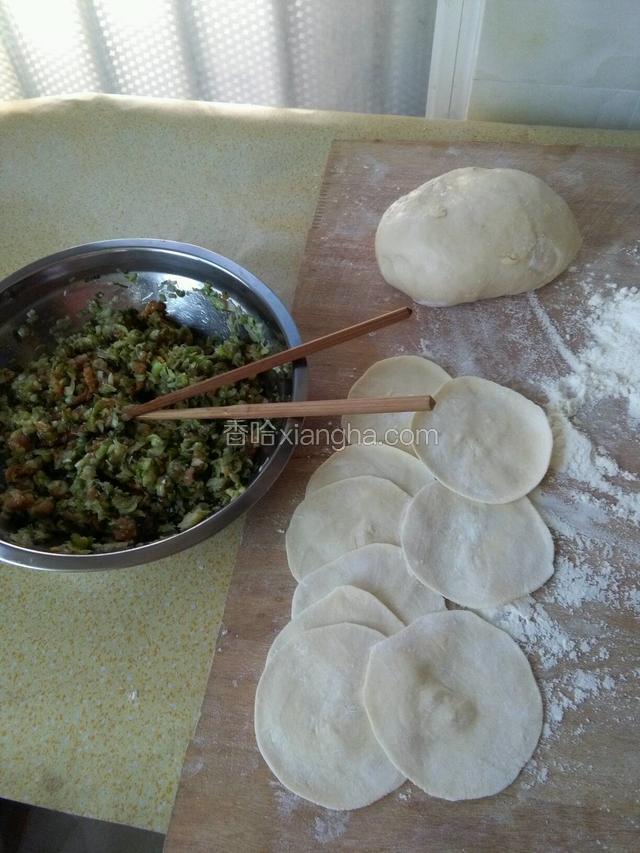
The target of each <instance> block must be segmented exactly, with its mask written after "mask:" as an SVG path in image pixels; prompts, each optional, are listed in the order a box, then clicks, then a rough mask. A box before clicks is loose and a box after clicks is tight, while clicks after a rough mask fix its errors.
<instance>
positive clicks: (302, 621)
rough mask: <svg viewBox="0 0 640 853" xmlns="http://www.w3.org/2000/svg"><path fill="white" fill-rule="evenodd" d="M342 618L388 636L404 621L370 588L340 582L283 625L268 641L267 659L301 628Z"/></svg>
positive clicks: (400, 628)
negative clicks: (276, 634) (272, 638)
mask: <svg viewBox="0 0 640 853" xmlns="http://www.w3.org/2000/svg"><path fill="white" fill-rule="evenodd" d="M341 622H351V623H353V624H354V625H364V626H365V627H366V628H373V630H374V631H379V632H380V633H381V634H384V636H385V637H390V636H391V635H392V634H395V633H396V632H397V631H401V630H402V629H403V628H404V623H403V622H401V621H400V620H399V619H398V617H397V616H394V615H393V613H392V612H391V611H390V610H389V608H388V607H385V606H384V604H382V602H380V601H378V599H377V598H376V597H375V596H374V595H371V593H370V592H365V590H363V589H357V587H355V586H339V587H336V588H335V589H333V590H331V592H330V593H329V594H328V595H326V596H325V597H324V598H321V599H320V600H319V601H316V603H315V604H312V605H311V606H310V607H307V609H306V610H304V611H303V612H302V613H301V614H300V615H299V616H297V617H296V618H295V619H292V620H291V622H289V623H288V624H287V625H285V626H284V628H283V629H282V631H280V633H279V634H278V636H277V637H276V638H275V640H274V641H273V643H271V648H270V649H269V652H268V654H267V661H269V659H270V658H271V656H272V655H274V654H275V653H276V652H277V651H278V649H281V648H282V646H283V645H284V644H285V643H289V642H291V640H292V639H295V637H298V636H300V634H301V633H302V632H303V631H308V630H310V629H311V628H322V627H323V626H324V625H338V624H340V623H341Z"/></svg>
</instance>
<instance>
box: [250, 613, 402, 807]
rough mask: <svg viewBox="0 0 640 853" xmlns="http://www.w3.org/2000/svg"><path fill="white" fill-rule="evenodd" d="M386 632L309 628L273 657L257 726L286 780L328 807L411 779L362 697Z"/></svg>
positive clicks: (356, 802) (366, 798)
mask: <svg viewBox="0 0 640 853" xmlns="http://www.w3.org/2000/svg"><path fill="white" fill-rule="evenodd" d="M381 640H384V636H383V635H382V634H380V633H378V631H373V630H372V629H371V628H365V627H364V626H362V625H350V624H347V623H343V624H341V625H329V626H326V627H324V628H314V629H312V630H311V631H305V632H304V633H302V634H300V636H298V637H296V638H295V639H293V640H292V641H291V642H290V643H287V644H286V645H284V646H283V647H282V648H281V649H280V651H279V652H278V654H276V655H273V657H272V658H271V659H270V660H269V662H268V663H267V666H266V667H265V670H264V672H263V673H262V677H261V678H260V682H259V683H258V689H257V691H256V702H255V731H256V739H257V742H258V748H259V749H260V752H261V753H262V756H263V758H264V760H265V761H266V762H267V764H268V765H269V767H270V769H271V770H272V772H273V773H274V774H275V776H276V777H277V778H278V779H279V780H280V782H282V784H283V785H284V786H285V787H286V788H288V789H289V790H290V791H293V793H294V794H297V795H298V796H300V797H304V798H305V799H306V800H310V801H311V802H312V803H317V804H318V805H320V806H324V807H325V808H327V809H338V810H341V809H358V808H362V807H363V806H368V805H369V804H370V803H373V802H375V801H376V800H379V799H380V798H381V797H384V796H385V795H386V794H389V793H390V792H391V791H393V790H395V789H396V788H397V787H399V786H400V785H402V784H403V782H404V781H405V778H404V776H402V774H401V773H399V772H398V771H397V770H396V768H395V767H394V766H393V764H392V763H391V762H390V761H389V759H388V758H387V756H386V755H385V753H384V751H383V749H382V747H381V746H380V745H379V743H378V742H377V740H376V738H375V736H374V734H373V731H372V730H371V726H370V724H369V721H368V718H367V714H366V712H365V710H364V705H363V702H362V686H363V682H364V673H365V669H366V666H367V661H368V659H369V653H370V651H371V649H372V648H373V647H374V646H375V645H376V643H379V642H380V641H381Z"/></svg>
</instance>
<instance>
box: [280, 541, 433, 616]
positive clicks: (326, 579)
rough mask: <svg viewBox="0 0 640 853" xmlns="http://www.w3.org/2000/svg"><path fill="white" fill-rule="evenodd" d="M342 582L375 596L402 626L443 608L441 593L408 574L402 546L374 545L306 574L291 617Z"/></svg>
mask: <svg viewBox="0 0 640 853" xmlns="http://www.w3.org/2000/svg"><path fill="white" fill-rule="evenodd" d="M342 584H350V585H351V586H354V587H358V588H359V589H363V590H365V591H366V592H369V593H371V595H375V597H376V598H377V599H378V601H381V602H382V603H383V604H384V605H385V606H386V607H388V608H389V610H391V611H392V612H393V613H394V614H395V615H396V616H397V617H398V619H401V620H402V622H404V623H405V625H408V624H409V622H412V621H413V620H414V619H418V618H419V617H420V616H424V614H425V613H433V612H435V611H436V610H444V607H445V604H444V598H443V597H442V596H441V595H438V593H437V592H434V591H433V590H431V589H429V588H428V587H426V586H425V585H424V584H423V583H420V581H418V580H416V579H415V578H414V577H413V575H410V574H409V572H408V571H407V566H406V563H405V560H404V557H403V555H402V549H401V548H398V546H397V545H381V544H374V545H365V547H364V548H358V550H357V551H351V552H349V553H348V554H344V555H343V556H342V557H338V559H337V560H334V561H333V562H332V563H327V565H326V566H321V567H320V568H319V569H316V570H315V572H311V574H310V575H306V577H304V578H303V579H302V580H301V581H300V583H299V584H298V586H297V587H296V591H295V592H294V594H293V601H292V602H291V616H292V617H293V618H294V619H296V618H298V617H299V616H300V615H301V614H302V613H306V609H307V608H309V609H311V608H312V606H313V604H314V603H315V602H317V601H320V599H323V598H324V597H325V596H326V595H327V594H328V593H329V592H331V590H332V589H335V588H336V587H337V586H341V585H342ZM349 621H353V620H349ZM367 624H368V623H367Z"/></svg>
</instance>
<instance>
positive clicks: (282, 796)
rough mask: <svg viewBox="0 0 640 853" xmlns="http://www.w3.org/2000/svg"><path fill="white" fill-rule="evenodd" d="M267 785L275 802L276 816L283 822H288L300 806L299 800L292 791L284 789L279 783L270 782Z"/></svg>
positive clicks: (300, 801)
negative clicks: (269, 786)
mask: <svg viewBox="0 0 640 853" xmlns="http://www.w3.org/2000/svg"><path fill="white" fill-rule="evenodd" d="M269 784H270V785H271V787H272V788H273V796H274V798H275V801H276V807H277V809H278V814H279V815H280V817H281V818H283V819H284V820H289V818H290V817H291V815H292V814H293V813H294V812H295V810H296V809H297V808H298V807H299V806H300V805H301V804H302V800H301V798H300V797H299V796H298V795H297V794H294V793H293V791H289V789H288V788H285V787H284V785H281V784H280V782H275V781H273V780H272V781H270V782H269Z"/></svg>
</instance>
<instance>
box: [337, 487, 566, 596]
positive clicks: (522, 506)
mask: <svg viewBox="0 0 640 853" xmlns="http://www.w3.org/2000/svg"><path fill="white" fill-rule="evenodd" d="M402 550H403V552H404V556H405V559H406V561H407V566H408V568H409V571H410V572H412V573H413V574H414V575H415V576H416V577H417V578H418V579H419V580H421V581H422V582H423V583H425V584H426V585H427V586H428V587H430V588H431V589H433V590H436V591H437V592H439V593H441V594H442V595H444V596H445V597H446V598H448V599H449V600H450V601H455V603H456V604H460V605H462V606H463V607H472V608H480V607H496V606H497V605H499V604H505V603H506V602H508V601H513V600H514V599H516V598H520V597H521V596H523V595H526V594H527V593H529V592H533V590H534V589H538V587H541V586H542V584H543V583H544V582H545V581H546V580H548V579H549V578H550V577H551V575H552V574H553V539H552V538H551V534H550V533H549V528H548V527H547V525H546V524H545V523H544V521H543V520H542V519H541V518H540V515H539V514H538V512H537V511H536V510H535V508H534V506H533V504H532V503H531V501H530V500H529V499H528V498H520V499H519V500H517V501H512V502H511V503H508V504H502V505H498V506H495V505H493V506H492V505H491V504H484V503H478V502H477V501H470V500H468V499H467V498H463V497H462V496H461V495H457V494H456V493H455V492H452V491H451V490H450V489H447V488H446V487H445V486H441V485H440V483H432V484H431V485H429V486H425V488H424V489H422V491H421V492H418V494H417V495H416V496H415V498H414V499H413V500H412V501H411V503H410V504H409V507H408V509H407V512H406V513H405V516H404V521H403V524H402ZM320 571H322V570H321V569H320Z"/></svg>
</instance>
